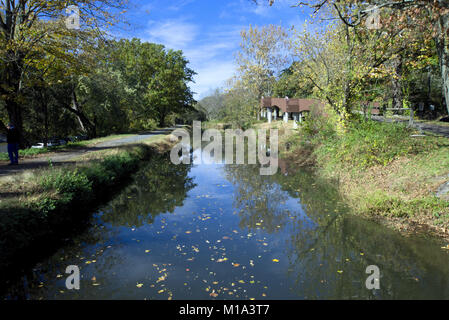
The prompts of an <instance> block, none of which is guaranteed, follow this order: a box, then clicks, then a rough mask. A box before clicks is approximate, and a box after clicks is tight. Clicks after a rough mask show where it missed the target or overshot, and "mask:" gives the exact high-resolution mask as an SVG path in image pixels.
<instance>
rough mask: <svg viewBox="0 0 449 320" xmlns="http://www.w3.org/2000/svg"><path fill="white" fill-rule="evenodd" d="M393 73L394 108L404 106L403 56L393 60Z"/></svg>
mask: <svg viewBox="0 0 449 320" xmlns="http://www.w3.org/2000/svg"><path fill="white" fill-rule="evenodd" d="M392 66H393V75H392V77H391V89H392V98H393V108H398V109H400V108H402V107H403V102H402V100H403V97H402V84H401V79H402V57H400V56H399V57H397V58H395V59H394V60H393V61H392Z"/></svg>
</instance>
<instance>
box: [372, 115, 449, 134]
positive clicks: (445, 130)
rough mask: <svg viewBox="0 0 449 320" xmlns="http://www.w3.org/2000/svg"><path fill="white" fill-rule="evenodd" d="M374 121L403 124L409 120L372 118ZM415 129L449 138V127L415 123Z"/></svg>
mask: <svg viewBox="0 0 449 320" xmlns="http://www.w3.org/2000/svg"><path fill="white" fill-rule="evenodd" d="M371 119H372V120H375V121H380V122H383V121H385V122H402V123H408V120H404V119H385V118H384V117H381V116H372V117H371ZM413 127H415V128H416V129H418V130H422V131H428V132H432V133H435V134H438V135H441V136H444V137H446V138H449V127H447V126H439V125H437V124H430V123H425V122H414V123H413Z"/></svg>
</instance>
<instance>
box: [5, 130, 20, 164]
mask: <svg viewBox="0 0 449 320" xmlns="http://www.w3.org/2000/svg"><path fill="white" fill-rule="evenodd" d="M7 129H8V131H7V133H6V142H7V143H8V154H9V160H10V161H11V163H10V164H9V165H10V166H11V165H17V164H19V132H18V131H17V129H16V128H15V127H14V125H13V124H11V123H9V124H8V126H7Z"/></svg>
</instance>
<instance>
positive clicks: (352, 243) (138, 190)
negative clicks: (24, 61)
mask: <svg viewBox="0 0 449 320" xmlns="http://www.w3.org/2000/svg"><path fill="white" fill-rule="evenodd" d="M280 167H281V170H280V172H279V173H278V174H276V175H274V176H261V175H260V174H259V167H258V166H256V165H254V166H251V165H222V164H214V165H192V166H190V165H178V166H175V165H173V164H171V163H170V161H169V160H168V159H167V158H165V157H160V158H154V159H153V160H152V161H151V162H150V163H149V164H148V166H147V167H146V168H144V169H143V170H141V171H140V172H139V173H138V174H137V175H136V176H135V180H134V182H133V183H132V184H131V185H129V186H128V187H127V188H126V189H125V190H124V191H123V192H122V193H121V194H120V195H118V196H117V197H116V198H115V199H114V200H113V201H111V202H110V203H109V204H107V205H106V206H105V207H104V208H103V209H102V210H101V211H100V212H99V213H98V214H96V215H95V216H94V218H93V221H92V226H91V228H90V229H89V230H88V231H87V232H85V233H83V234H82V235H80V236H79V237H77V238H76V239H73V240H72V241H71V242H70V244H67V245H66V246H65V247H64V248H62V249H61V250H59V251H58V252H57V253H56V254H54V255H53V256H52V257H51V258H49V259H47V260H45V261H42V262H41V263H40V264H39V265H37V266H36V267H35V268H34V270H31V271H30V272H29V273H27V274H26V275H24V277H23V278H22V279H21V281H19V282H18V283H17V284H16V285H15V286H12V287H11V288H10V289H9V292H8V295H7V296H6V298H30V299H40V298H42V299H249V298H255V299H377V298H383V299H397V298H401V299H404V298H448V297H449V292H448V279H449V274H448V271H447V267H446V266H447V265H448V262H449V256H448V254H447V252H446V251H444V250H442V249H441V246H442V244H441V243H440V242H439V241H438V240H434V239H433V240H432V239H423V238H417V237H408V238H406V237H403V236H401V235H400V234H398V233H396V232H394V231H391V230H389V229H386V228H384V227H382V226H380V225H378V224H376V223H373V222H369V221H366V220H364V219H360V218H358V217H356V216H354V215H352V214H351V213H350V211H349V210H348V208H347V207H346V206H345V205H344V202H343V201H341V195H340V194H339V192H338V189H337V188H335V187H334V186H335V184H333V183H330V182H329V181H326V180H323V179H320V178H319V177H317V176H315V175H314V174H313V172H307V171H304V170H295V169H296V168H289V165H288V163H285V162H284V163H282V162H281V163H280ZM72 264H74V265H79V266H80V268H81V273H82V279H81V290H80V291H67V289H66V288H65V274H64V271H65V267H66V266H67V265H72ZM369 265H377V266H378V267H379V268H380V271H381V279H380V290H376V291H372V290H368V289H366V287H365V280H366V278H367V277H368V274H366V273H365V270H366V267H367V266H369Z"/></svg>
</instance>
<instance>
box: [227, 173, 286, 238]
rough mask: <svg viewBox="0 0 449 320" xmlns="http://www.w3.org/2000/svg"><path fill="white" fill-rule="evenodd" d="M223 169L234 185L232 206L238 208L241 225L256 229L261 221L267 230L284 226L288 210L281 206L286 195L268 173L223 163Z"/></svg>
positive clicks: (274, 229)
mask: <svg viewBox="0 0 449 320" xmlns="http://www.w3.org/2000/svg"><path fill="white" fill-rule="evenodd" d="M224 170H225V173H226V178H227V180H229V181H230V182H231V183H232V184H233V185H234V186H235V187H236V192H235V195H234V204H233V205H234V207H235V208H237V209H238V210H239V216H240V226H241V227H242V228H245V227H247V228H249V229H256V228H257V225H256V223H259V222H260V221H261V220H263V226H264V228H265V231H267V232H269V233H272V232H275V231H276V230H278V228H277V226H280V227H281V228H282V227H283V226H285V224H286V223H287V221H288V219H289V216H290V215H291V213H290V211H288V210H285V209H282V208H281V206H282V204H283V203H285V201H286V200H287V199H288V196H287V195H286V194H285V193H284V192H283V191H282V190H281V188H280V186H279V185H278V184H277V183H275V181H273V178H272V177H271V176H261V175H260V172H259V167H258V166H256V165H226V166H225V167H224Z"/></svg>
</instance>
